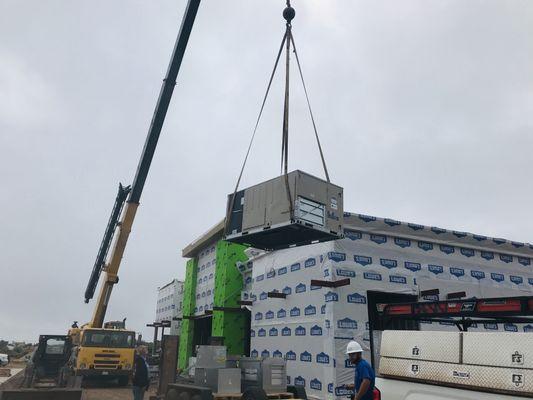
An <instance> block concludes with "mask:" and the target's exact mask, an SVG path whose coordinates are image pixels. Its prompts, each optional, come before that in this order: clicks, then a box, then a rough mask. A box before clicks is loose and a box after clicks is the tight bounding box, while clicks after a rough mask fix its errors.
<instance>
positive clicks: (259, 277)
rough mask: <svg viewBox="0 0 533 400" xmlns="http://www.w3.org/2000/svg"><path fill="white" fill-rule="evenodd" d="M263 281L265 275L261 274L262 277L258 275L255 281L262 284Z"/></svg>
mask: <svg viewBox="0 0 533 400" xmlns="http://www.w3.org/2000/svg"><path fill="white" fill-rule="evenodd" d="M263 279H265V275H263V274H261V275H257V278H255V281H256V282H261V281H262V280H263Z"/></svg>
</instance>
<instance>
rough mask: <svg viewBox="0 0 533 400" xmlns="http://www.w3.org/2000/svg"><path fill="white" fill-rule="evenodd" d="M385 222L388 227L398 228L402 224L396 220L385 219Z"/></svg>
mask: <svg viewBox="0 0 533 400" xmlns="http://www.w3.org/2000/svg"><path fill="white" fill-rule="evenodd" d="M383 222H385V223H386V224H387V225H388V226H397V225H401V224H402V223H401V222H400V221H396V220H395V219H390V218H385V219H384V220H383Z"/></svg>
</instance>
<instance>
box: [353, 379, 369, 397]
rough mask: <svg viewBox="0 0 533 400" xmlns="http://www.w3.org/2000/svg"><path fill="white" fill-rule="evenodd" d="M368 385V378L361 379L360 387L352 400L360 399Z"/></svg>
mask: <svg viewBox="0 0 533 400" xmlns="http://www.w3.org/2000/svg"><path fill="white" fill-rule="evenodd" d="M369 387H370V379H366V378H365V379H363V382H361V387H360V388H359V391H358V392H357V394H356V395H355V399H354V400H361V399H362V398H363V396H364V395H365V394H366V392H367V391H368V388H369Z"/></svg>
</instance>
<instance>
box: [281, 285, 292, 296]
mask: <svg viewBox="0 0 533 400" xmlns="http://www.w3.org/2000/svg"><path fill="white" fill-rule="evenodd" d="M283 293H285V294H286V295H287V296H288V295H289V294H291V293H292V289H291V288H290V286H285V287H284V288H283Z"/></svg>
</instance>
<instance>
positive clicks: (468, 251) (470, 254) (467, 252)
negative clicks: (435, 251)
mask: <svg viewBox="0 0 533 400" xmlns="http://www.w3.org/2000/svg"><path fill="white" fill-rule="evenodd" d="M461 254H462V255H463V256H465V257H474V256H475V255H476V253H475V251H474V250H472V249H466V248H464V247H461Z"/></svg>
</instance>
